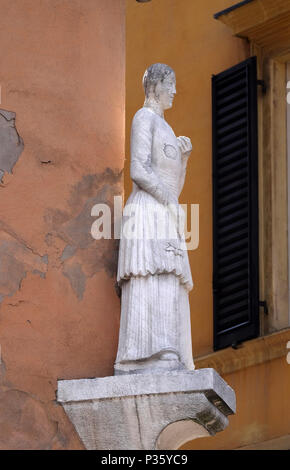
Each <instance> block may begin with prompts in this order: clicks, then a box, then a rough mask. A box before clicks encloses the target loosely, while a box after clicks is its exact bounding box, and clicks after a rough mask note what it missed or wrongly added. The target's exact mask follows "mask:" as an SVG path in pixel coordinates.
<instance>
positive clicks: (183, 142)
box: [177, 135, 192, 157]
mask: <svg viewBox="0 0 290 470" xmlns="http://www.w3.org/2000/svg"><path fill="white" fill-rule="evenodd" d="M177 142H178V146H179V148H180V151H181V153H182V157H189V155H190V154H191V152H192V144H191V140H190V138H189V137H185V136H183V135H182V136H180V137H177Z"/></svg>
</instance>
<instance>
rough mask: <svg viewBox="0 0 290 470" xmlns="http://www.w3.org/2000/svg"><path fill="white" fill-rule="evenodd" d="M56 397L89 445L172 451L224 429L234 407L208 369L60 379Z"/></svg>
mask: <svg viewBox="0 0 290 470" xmlns="http://www.w3.org/2000/svg"><path fill="white" fill-rule="evenodd" d="M57 399H58V402H59V403H61V404H62V405H63V407H64V409H65V412H66V414H67V416H68V417H69V419H70V421H71V422H72V423H73V425H74V427H75V429H76V431H77V433H78V435H79V436H80V438H81V440H82V442H83V443H84V445H85V447H86V449H90V450H97V449H98V450H155V449H159V450H165V449H168V450H175V449H178V448H179V447H180V446H181V445H183V444H184V443H185V442H187V441H189V440H193V439H196V438H198V437H206V436H212V435H215V434H216V433H217V432H219V431H222V430H223V429H225V428H226V426H227V425H228V418H227V416H228V415H230V414H233V413H235V409H236V402H235V393H234V391H233V390H232V389H231V387H229V385H227V384H226V382H225V381H224V380H223V379H222V378H221V377H220V375H219V374H217V372H215V370H214V369H200V370H195V371H192V372H191V371H182V372H167V373H162V374H156V375H155V374H131V375H119V376H114V377H104V378H96V379H81V380H60V381H59V382H58V392H57Z"/></svg>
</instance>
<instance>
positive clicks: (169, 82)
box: [143, 63, 176, 109]
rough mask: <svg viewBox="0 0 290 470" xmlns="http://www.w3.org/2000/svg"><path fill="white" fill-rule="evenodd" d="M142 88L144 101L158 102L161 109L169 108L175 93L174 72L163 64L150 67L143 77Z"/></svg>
mask: <svg viewBox="0 0 290 470" xmlns="http://www.w3.org/2000/svg"><path fill="white" fill-rule="evenodd" d="M143 87H144V91H145V96H146V99H154V100H155V101H158V103H159V104H160V105H161V107H162V109H169V108H171V107H172V102H173V99H174V95H175V93H176V79H175V73H174V70H173V69H172V68H171V67H169V66H168V65H165V64H159V63H157V64H153V65H150V67H148V69H147V70H146V72H145V73H144V76H143Z"/></svg>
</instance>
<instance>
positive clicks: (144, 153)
mask: <svg viewBox="0 0 290 470" xmlns="http://www.w3.org/2000/svg"><path fill="white" fill-rule="evenodd" d="M153 128H154V115H152V116H151V115H150V116H149V115H148V114H147V113H146V114H145V113H142V112H141V113H137V114H136V115H135V117H134V119H133V123H132V130H131V167H130V169H131V171H130V174H131V179H132V180H133V181H134V183H136V184H137V185H138V186H139V187H140V188H141V189H143V190H144V191H146V192H147V193H149V194H151V195H152V196H153V197H154V198H155V199H157V201H158V202H160V203H161V204H169V203H170V202H172V199H173V195H172V193H171V191H169V190H168V189H166V187H165V186H164V185H163V183H162V181H160V179H159V178H158V176H157V174H156V173H155V172H154V169H153V168H152V164H151V160H152V139H153Z"/></svg>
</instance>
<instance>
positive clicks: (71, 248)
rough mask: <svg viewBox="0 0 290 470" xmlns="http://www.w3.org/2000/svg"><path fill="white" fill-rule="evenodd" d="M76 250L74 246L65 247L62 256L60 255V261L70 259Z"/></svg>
mask: <svg viewBox="0 0 290 470" xmlns="http://www.w3.org/2000/svg"><path fill="white" fill-rule="evenodd" d="M76 250H77V248H76V247H75V246H71V245H66V247H65V248H64V250H63V252H62V255H61V258H60V259H61V261H65V260H67V259H69V258H71V257H72V256H73V255H74V254H75V252H76Z"/></svg>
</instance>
